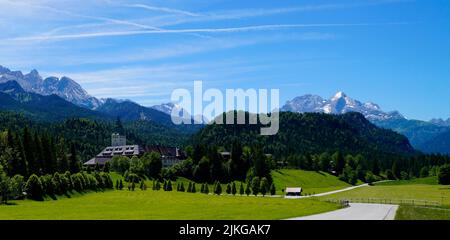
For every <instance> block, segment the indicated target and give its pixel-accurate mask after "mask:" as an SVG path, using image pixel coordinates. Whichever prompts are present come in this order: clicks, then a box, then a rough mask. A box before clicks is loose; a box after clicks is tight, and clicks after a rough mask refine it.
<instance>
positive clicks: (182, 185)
mask: <svg viewBox="0 0 450 240" xmlns="http://www.w3.org/2000/svg"><path fill="white" fill-rule="evenodd" d="M184 191H185V189H184V183H183V182H181V184H180V192H184Z"/></svg>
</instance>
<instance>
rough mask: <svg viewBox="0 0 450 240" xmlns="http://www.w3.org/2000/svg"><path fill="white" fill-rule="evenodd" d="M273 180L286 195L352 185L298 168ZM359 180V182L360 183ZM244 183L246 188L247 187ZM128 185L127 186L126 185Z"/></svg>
mask: <svg viewBox="0 0 450 240" xmlns="http://www.w3.org/2000/svg"><path fill="white" fill-rule="evenodd" d="M271 174H272V178H273V182H274V183H275V188H276V192H277V194H278V195H284V193H283V192H282V190H283V189H285V188H286V187H301V188H302V189H303V194H305V193H308V194H313V193H323V192H329V191H334V190H338V189H342V188H346V187H350V186H351V185H350V184H348V183H346V182H343V181H340V180H339V179H338V178H337V177H336V176H333V175H331V174H328V173H325V172H316V171H304V170H297V169H282V170H277V171H272V173H271ZM111 177H112V179H113V182H114V183H115V182H116V180H117V179H121V178H122V176H121V175H119V174H117V173H111ZM180 182H183V184H184V187H185V188H187V187H188V184H189V182H191V181H190V180H189V179H186V178H182V177H180V178H178V179H177V180H176V181H172V184H173V188H174V189H176V186H177V183H180ZM145 183H146V184H147V187H149V188H151V186H152V181H150V180H146V181H145ZM235 183H236V188H237V190H238V191H239V186H240V184H241V182H238V181H236V182H235ZM360 183H361V182H359V183H358V184H360ZM221 185H222V191H223V192H225V189H226V185H227V184H221ZM208 186H209V191H210V192H212V191H213V184H208ZM245 186H246V185H245V184H244V188H245ZM125 187H126V186H125ZM200 187H201V184H199V183H197V184H196V189H197V192H200Z"/></svg>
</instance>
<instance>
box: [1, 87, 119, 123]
mask: <svg viewBox="0 0 450 240" xmlns="http://www.w3.org/2000/svg"><path fill="white" fill-rule="evenodd" d="M0 110H4V111H12V112H18V113H23V114H25V115H27V116H30V117H32V118H33V119H35V120H42V121H59V120H64V119H67V118H73V117H78V118H80V117H81V118H91V119H112V118H110V117H109V116H107V115H105V114H103V113H100V112H97V111H93V110H90V109H87V108H83V107H79V106H77V105H75V104H73V103H71V102H68V101H66V100H64V99H62V98H61V97H59V96H57V95H55V94H52V95H48V96H44V95H40V94H37V93H33V92H27V91H25V90H24V89H23V88H22V87H21V86H20V85H19V83H17V82H16V81H8V82H6V83H0Z"/></svg>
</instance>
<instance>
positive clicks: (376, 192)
mask: <svg viewBox="0 0 450 240" xmlns="http://www.w3.org/2000/svg"><path fill="white" fill-rule="evenodd" d="M417 181H419V180H410V182H409V184H408V183H407V182H404V181H399V182H397V183H396V182H391V183H383V184H377V185H375V186H369V187H363V188H357V189H355V190H352V191H347V192H342V193H337V194H333V195H329V196H326V197H324V198H381V199H393V200H394V199H403V200H407V199H411V200H412V199H416V200H427V201H434V202H439V203H441V204H442V205H450V186H443V185H437V184H424V183H416V182H417ZM420 181H430V179H425V180H420Z"/></svg>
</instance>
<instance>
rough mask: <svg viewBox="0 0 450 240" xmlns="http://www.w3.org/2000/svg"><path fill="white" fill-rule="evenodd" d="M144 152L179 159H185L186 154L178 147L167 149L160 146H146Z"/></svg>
mask: <svg viewBox="0 0 450 240" xmlns="http://www.w3.org/2000/svg"><path fill="white" fill-rule="evenodd" d="M143 150H144V152H157V153H159V154H160V155H161V156H162V157H177V158H180V159H185V158H186V154H185V153H184V152H183V151H182V150H181V149H179V148H177V147H165V146H159V145H153V146H145V147H144V149H143Z"/></svg>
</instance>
